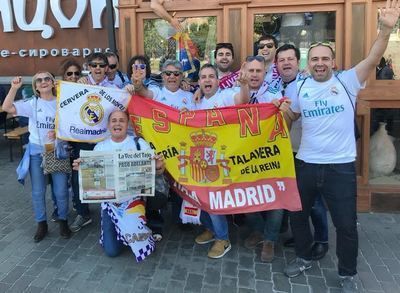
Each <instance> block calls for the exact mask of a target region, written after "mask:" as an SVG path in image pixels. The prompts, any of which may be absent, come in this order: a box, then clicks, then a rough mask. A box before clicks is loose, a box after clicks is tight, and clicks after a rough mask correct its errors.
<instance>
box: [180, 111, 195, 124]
mask: <svg viewBox="0 0 400 293" xmlns="http://www.w3.org/2000/svg"><path fill="white" fill-rule="evenodd" d="M195 115H196V113H195V112H193V111H184V112H181V113H179V124H182V125H187V120H190V119H193V118H194V116H195Z"/></svg>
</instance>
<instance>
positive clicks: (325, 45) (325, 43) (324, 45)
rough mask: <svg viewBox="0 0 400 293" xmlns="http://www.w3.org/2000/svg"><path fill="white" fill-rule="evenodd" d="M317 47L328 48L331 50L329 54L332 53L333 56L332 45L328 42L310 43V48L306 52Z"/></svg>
mask: <svg viewBox="0 0 400 293" xmlns="http://www.w3.org/2000/svg"><path fill="white" fill-rule="evenodd" d="M318 46H323V47H327V48H329V49H330V50H331V52H332V55H333V56H335V51H333V47H332V43H331V42H329V41H323V42H314V43H311V45H310V48H309V49H308V52H310V50H311V49H312V48H315V47H318Z"/></svg>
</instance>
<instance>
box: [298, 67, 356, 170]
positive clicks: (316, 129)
mask: <svg viewBox="0 0 400 293" xmlns="http://www.w3.org/2000/svg"><path fill="white" fill-rule="evenodd" d="M338 78H339V79H340V81H341V82H342V83H343V84H344V85H345V87H346V89H347V91H348V92H349V94H350V99H351V102H350V99H349V96H348V95H347V93H346V90H345V88H344V87H343V86H342V84H341V83H340V81H339V80H338ZM302 82H303V81H302V80H299V81H298V83H297V86H298V87H300V86H301V84H302ZM362 87H363V85H361V84H360V82H359V80H358V78H357V74H356V71H355V69H354V68H352V69H350V70H348V71H343V72H339V73H337V77H336V76H335V75H332V77H331V79H329V80H328V81H325V82H316V81H315V80H314V79H312V78H311V77H310V78H307V79H306V81H305V82H304V84H303V85H302V87H301V89H300V92H299V97H298V98H299V103H298V106H297V107H295V108H294V109H293V111H294V112H297V113H301V118H302V120H301V121H302V138H301V143H300V148H299V151H298V153H297V156H296V157H297V158H298V159H300V160H303V161H305V162H308V163H315V164H335V163H349V162H353V161H354V160H355V157H356V145H355V139H354V110H353V107H352V104H351V103H353V105H355V102H356V96H357V94H358V92H359V91H360V89H361V88H362Z"/></svg>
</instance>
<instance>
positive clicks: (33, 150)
mask: <svg viewBox="0 0 400 293" xmlns="http://www.w3.org/2000/svg"><path fill="white" fill-rule="evenodd" d="M21 85H22V78H21V77H20V76H17V77H15V78H14V79H13V80H12V82H11V88H10V91H9V92H8V95H7V97H6V99H5V100H4V103H3V109H4V110H5V111H6V112H8V113H10V114H13V115H18V116H24V117H28V118H29V125H28V128H29V133H30V135H29V144H28V147H27V150H26V152H25V155H24V158H23V161H24V163H26V165H28V166H29V173H30V176H31V184H32V202H33V210H34V213H35V220H36V222H37V223H38V228H37V231H36V233H35V236H34V238H33V239H34V241H35V242H39V241H41V240H42V239H43V238H44V237H45V236H46V234H47V231H48V229H47V216H46V200H45V195H46V176H45V175H44V174H43V168H42V153H43V152H44V150H45V145H46V144H52V143H53V142H54V139H55V132H54V129H55V123H54V121H55V116H56V96H55V79H54V76H53V75H52V74H51V73H49V72H47V71H39V72H38V73H36V74H35V75H34V76H33V79H32V89H33V92H34V94H35V98H33V99H30V100H21V101H17V102H14V99H15V96H16V94H17V91H18V89H19V88H20V87H21ZM24 165H25V164H24ZM26 165H25V166H26ZM51 177H52V180H53V183H54V184H53V186H52V188H53V193H54V195H55V197H56V201H57V207H58V217H59V220H60V221H59V224H60V235H61V237H63V238H69V237H70V236H71V231H70V230H69V228H68V224H67V214H68V187H67V173H61V172H55V173H52V174H51Z"/></svg>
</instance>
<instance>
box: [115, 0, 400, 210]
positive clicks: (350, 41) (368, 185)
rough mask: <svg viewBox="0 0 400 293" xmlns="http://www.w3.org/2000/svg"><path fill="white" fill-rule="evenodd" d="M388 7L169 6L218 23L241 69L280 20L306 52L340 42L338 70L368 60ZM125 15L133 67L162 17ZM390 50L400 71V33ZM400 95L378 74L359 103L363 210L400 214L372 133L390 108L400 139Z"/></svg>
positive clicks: (143, 10) (244, 2)
mask: <svg viewBox="0 0 400 293" xmlns="http://www.w3.org/2000/svg"><path fill="white" fill-rule="evenodd" d="M384 5H385V2H384V1H372V0H318V1H303V0H297V1H291V0H281V1H272V0H171V1H168V2H167V1H166V2H165V8H166V9H167V11H168V12H169V13H170V14H171V13H173V12H176V16H177V17H182V18H187V19H191V18H199V17H211V18H212V19H214V20H215V21H214V20H213V23H215V26H216V32H215V40H216V41H217V42H231V43H233V45H234V48H235V59H236V65H237V66H238V65H239V64H240V60H244V58H245V57H246V56H248V55H252V54H253V44H254V41H255V40H256V37H257V36H258V35H260V32H259V31H256V30H257V29H259V28H260V27H262V29H265V28H268V27H271V25H272V26H273V21H274V20H275V21H276V20H279V21H280V24H279V25H280V28H281V31H282V30H283V29H285V32H286V33H287V32H294V34H295V35H296V38H297V39H298V42H299V43H298V44H296V45H298V46H299V44H300V47H304V48H306V47H307V46H308V45H309V43H310V41H323V40H324V39H317V38H318V37H319V38H322V37H324V38H328V40H329V41H331V42H332V43H334V47H335V49H336V62H337V67H338V68H350V67H351V66H352V65H354V64H357V63H358V62H359V61H360V60H362V59H363V58H364V56H366V54H367V53H368V50H369V48H370V47H371V44H372V42H373V40H374V39H375V37H376V35H377V18H378V8H379V7H384ZM299 14H301V15H303V18H304V19H303V20H300V21H302V22H301V25H297V26H295V21H293V20H294V19H295V18H296V16H298V15H299ZM119 16H120V22H119V24H120V28H119V31H118V36H119V40H120V41H119V44H118V49H119V53H120V56H121V63H122V64H127V61H128V60H129V58H130V57H131V56H133V55H136V54H145V53H147V52H146V50H145V39H146V33H147V30H146V28H147V26H146V25H147V24H146V21H151V20H153V19H156V18H157V16H156V15H155V14H154V13H153V11H152V10H151V8H150V1H149V0H148V1H141V0H120V1H119ZM289 16H290V17H292V18H289ZM285 18H286V19H285ZM297 18H298V17H297ZM260 19H261V20H260ZM317 19H319V22H317ZM260 22H261V24H260ZM313 22H315V24H313ZM320 24H323V25H325V26H326V29H325V31H322V32H320V31H318V29H320V28H319V27H318V26H319V25H320ZM303 25H304V27H303ZM145 26H146V27H145ZM308 29H309V30H313V31H311V34H312V36H311V37H308V39H307V34H308V35H310V31H307V30H308ZM275 33H279V32H275ZM280 39H281V41H287V40H289V41H290V38H286V37H285V36H284V35H283V33H282V34H281V35H280ZM304 48H303V49H304ZM389 49H390V50H392V53H393V52H394V53H393V54H389V56H390V58H391V60H392V59H393V66H394V67H395V69H397V67H400V64H399V59H400V39H399V30H397V36H396V34H394V38H393V39H392V38H391V41H390V48H389ZM397 49H398V50H397ZM303 51H304V50H303ZM396 52H397V53H396ZM398 55H399V56H398ZM386 57H387V56H386ZM395 73H396V71H395ZM397 74H398V75H397V76H396V77H395V78H397V79H399V75H400V71H397ZM399 93H400V81H398V80H376V77H375V73H372V74H371V76H370V78H369V79H368V82H367V85H366V88H365V89H364V90H362V91H361V93H360V95H359V100H358V104H357V121H358V124H359V127H360V130H361V138H360V139H359V140H358V161H357V167H358V168H357V172H358V209H359V211H399V210H400V181H399V182H398V183H397V181H396V180H392V181H389V182H386V181H385V180H383V182H378V183H376V181H373V180H371V178H370V171H369V151H370V133H371V132H372V130H371V127H372V126H371V125H372V121H375V120H374V119H375V118H373V116H374V115H373V113H375V111H376V110H377V109H378V110H379V109H385V111H388V113H392V112H393V111H394V112H393V113H394V114H393V113H392V114H390V116H391V117H392V118H391V124H392V127H393V129H392V130H391V131H390V132H391V133H390V134H391V135H392V136H397V137H400V131H399V130H400V127H396V126H400V124H399V123H400V117H399V116H398V115H397V109H399V108H400V94H399ZM391 111H392V112H391ZM393 117H394V118H393ZM384 119H386V118H384ZM375 122H376V121H375ZM397 128H399V130H397ZM349 129H351V128H349ZM349 131H350V130H349ZM395 171H396V172H398V171H397V170H395ZM396 176H397V175H396ZM396 178H397V177H396Z"/></svg>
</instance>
